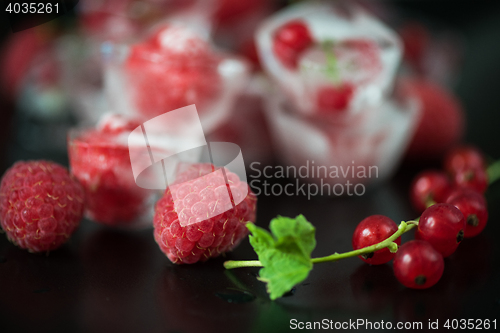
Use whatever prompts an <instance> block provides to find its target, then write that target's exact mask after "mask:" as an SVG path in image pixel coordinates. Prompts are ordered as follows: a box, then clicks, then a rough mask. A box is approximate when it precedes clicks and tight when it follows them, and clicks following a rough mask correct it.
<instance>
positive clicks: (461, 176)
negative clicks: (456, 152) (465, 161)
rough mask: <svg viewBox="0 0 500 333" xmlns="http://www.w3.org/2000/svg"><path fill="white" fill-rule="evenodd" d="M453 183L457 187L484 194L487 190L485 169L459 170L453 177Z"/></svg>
mask: <svg viewBox="0 0 500 333" xmlns="http://www.w3.org/2000/svg"><path fill="white" fill-rule="evenodd" d="M453 183H454V184H455V185H456V186H458V187H462V188H469V189H473V190H475V191H478V192H480V193H484V192H485V191H486V189H487V188H488V174H487V173H486V171H485V169H477V168H476V169H468V170H461V171H458V172H457V173H455V174H454V175H453Z"/></svg>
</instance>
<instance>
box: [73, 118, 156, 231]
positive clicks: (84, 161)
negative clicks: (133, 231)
mask: <svg viewBox="0 0 500 333" xmlns="http://www.w3.org/2000/svg"><path fill="white" fill-rule="evenodd" d="M139 124H140V123H138V122H135V121H134V120H133V119H128V118H126V117H120V116H111V117H108V118H106V119H104V120H103V121H102V122H101V123H100V125H99V126H98V128H97V129H92V128H91V129H87V130H84V131H82V132H75V133H76V134H75V136H74V137H73V138H71V140H70V141H69V145H68V153H69V162H70V166H71V173H72V174H73V175H74V176H75V177H76V178H77V179H78V180H79V181H80V183H81V184H82V186H83V188H84V190H85V196H86V202H87V207H86V212H85V214H86V216H87V217H88V218H90V219H91V220H93V221H96V222H99V223H102V224H107V225H110V226H119V227H134V226H138V225H139V224H140V222H142V220H141V218H142V216H144V215H146V211H147V209H148V208H151V205H148V199H149V198H150V195H151V191H149V190H146V189H143V188H140V187H139V186H137V184H136V183H135V179H134V175H133V172H132V166H131V162H130V156H131V155H130V154H134V151H135V150H133V149H129V147H127V143H126V141H124V138H125V139H126V138H127V136H128V135H129V134H130V131H131V130H133V129H134V128H135V127H137V126H138V125H139Z"/></svg>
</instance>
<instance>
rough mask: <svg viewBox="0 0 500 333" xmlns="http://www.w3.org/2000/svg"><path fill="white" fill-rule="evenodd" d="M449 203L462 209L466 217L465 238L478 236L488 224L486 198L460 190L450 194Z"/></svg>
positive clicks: (469, 191) (470, 191) (473, 192)
mask: <svg viewBox="0 0 500 333" xmlns="http://www.w3.org/2000/svg"><path fill="white" fill-rule="evenodd" d="M446 202H447V203H449V204H451V205H453V206H455V207H457V208H458V209H460V211H461V212H462V214H464V216H465V222H466V225H465V230H464V237H466V238H469V237H474V236H477V235H478V234H479V233H480V232H481V231H483V229H484V227H486V222H488V208H487V205H486V199H485V198H484V196H483V195H482V194H481V193H479V192H476V191H473V190H469V189H459V190H456V191H454V192H452V193H451V194H450V196H449V197H448V199H447V200H446Z"/></svg>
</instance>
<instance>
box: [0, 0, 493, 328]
mask: <svg viewBox="0 0 500 333" xmlns="http://www.w3.org/2000/svg"><path fill="white" fill-rule="evenodd" d="M395 3H396V5H397V6H398V7H399V8H400V9H401V10H402V13H404V15H406V16H408V17H413V18H416V19H419V20H423V21H424V22H430V23H432V24H437V25H441V26H446V27H448V28H451V29H453V30H455V31H457V32H459V33H460V34H462V35H463V37H464V39H465V42H466V50H465V51H466V54H465V61H464V64H463V68H462V74H461V79H460V82H459V83H458V85H457V86H456V89H455V91H456V93H457V94H458V96H459V98H460V99H461V101H462V102H463V105H464V108H465V110H466V112H467V124H468V126H467V132H466V138H465V141H467V142H469V143H472V144H475V145H477V146H479V147H480V148H481V149H482V150H483V151H484V152H485V153H487V154H488V155H489V156H491V157H492V158H494V159H498V158H500V149H499V148H500V136H499V130H500V126H499V125H500V112H499V111H500V2H499V1H395ZM0 25H2V27H1V30H0V31H1V32H0V33H1V34H2V37H1V38H0V40H4V39H5V37H6V36H8V35H9V34H10V33H11V32H10V31H9V28H8V26H7V24H6V19H5V18H4V17H0ZM5 97H6V96H2V98H1V100H0V123H1V124H10V122H11V121H12V118H13V117H12V116H13V114H14V112H15V109H14V108H13V106H12V104H11V103H9V102H8V98H5ZM5 127H6V126H2V128H5ZM15 135H16V128H15V126H14V127H13V126H7V130H4V131H1V132H0V143H1V146H0V162H1V163H0V171H1V172H0V173H3V172H4V170H5V169H6V168H7V167H8V166H10V165H11V164H12V163H13V162H14V161H15V160H16V159H17V158H19V156H22V157H24V158H30V155H29V153H28V152H19V151H17V149H18V147H17V146H15V145H14V144H13V138H14V137H15ZM45 157H46V158H48V159H50V158H51V156H45ZM57 158H58V159H60V157H57ZM63 162H64V161H63ZM66 164H67V161H66ZM416 164H418V163H415V162H413V163H405V164H403V165H402V167H401V168H400V170H399V172H398V173H397V175H396V176H395V177H394V178H393V179H392V180H391V181H389V182H388V183H386V184H383V185H382V186H380V187H378V188H376V189H374V190H372V191H370V192H369V193H367V194H366V195H364V196H362V197H359V198H326V197H323V198H321V197H318V198H313V199H312V200H310V201H307V200H306V199H304V198H301V197H260V198H259V204H258V218H257V224H259V225H260V226H267V224H268V222H269V221H270V219H271V218H273V217H275V216H276V215H278V214H280V215H284V216H295V215H297V214H304V215H305V216H306V217H307V218H308V220H309V221H311V222H312V223H313V224H315V226H316V228H317V242H318V246H317V248H316V249H315V251H314V253H313V256H323V255H328V254H330V253H332V252H334V251H338V252H344V251H348V250H350V249H351V244H350V239H351V236H352V232H353V230H354V228H355V227H356V224H357V223H358V222H359V221H361V220H362V219H363V218H365V217H367V216H368V215H371V214H384V215H387V216H389V217H391V218H392V219H394V220H395V221H400V220H408V219H410V218H413V217H415V212H414V211H413V210H412V209H411V207H410V203H409V200H408V195H407V193H408V188H409V183H410V181H411V178H412V177H413V176H414V175H415V173H416V172H417V171H418V170H420V169H422V168H424V167H428V166H435V165H436V164H433V163H427V162H426V163H422V165H416ZM487 199H488V203H489V212H490V219H489V224H488V226H487V228H486V230H485V232H483V233H482V234H481V235H480V236H478V237H476V238H474V239H467V240H465V241H464V242H463V243H462V244H461V245H460V247H459V249H458V250H457V252H456V253H455V254H454V255H452V256H451V257H450V258H448V259H446V261H445V266H446V267H445V273H444V276H443V278H442V279H441V281H440V282H439V283H438V284H437V285H436V286H434V287H433V288H430V289H428V290H424V291H416V290H410V289H406V288H404V287H402V286H401V285H400V284H399V283H398V282H397V281H396V279H395V278H394V276H393V273H392V268H391V265H382V266H378V267H372V266H368V265H365V264H363V263H362V262H361V261H360V260H359V259H356V258H353V259H348V260H344V261H341V262H338V263H328V264H319V265H316V266H315V267H314V269H313V271H312V272H311V274H310V276H309V278H308V279H307V280H306V281H304V282H303V283H302V284H300V285H298V286H297V287H296V288H295V290H294V293H293V295H290V296H289V297H284V298H282V299H279V300H277V301H275V302H271V301H270V300H269V298H268V296H267V294H266V292H265V286H264V284H263V283H261V282H259V281H258V280H257V279H256V276H257V272H258V269H248V268H245V269H237V270H233V271H230V272H226V271H225V270H224V269H223V267H222V263H223V261H224V260H227V259H254V258H256V256H255V254H254V253H253V251H252V249H251V247H250V246H249V244H248V241H246V240H245V241H244V242H243V244H242V245H241V246H240V247H238V248H237V249H236V250H235V251H234V252H233V253H231V254H228V255H227V257H226V258H217V259H213V260H210V261H209V262H207V263H203V264H196V265H185V266H174V265H173V264H171V263H170V262H169V261H168V259H167V258H166V257H165V256H164V255H163V254H162V253H161V252H160V251H159V249H158V248H157V245H156V244H155V242H154V240H153V235H152V232H151V231H150V230H145V231H140V232H128V231H116V230H112V229H109V228H106V227H102V226H98V225H95V224H92V223H91V222H90V221H87V220H84V221H82V226H81V228H80V229H79V230H78V231H77V232H76V233H75V235H74V237H72V239H71V240H70V242H69V243H68V244H67V245H65V246H63V247H62V248H61V249H59V250H57V251H54V252H52V253H50V255H49V256H45V255H33V254H30V253H28V252H26V251H24V250H20V249H18V248H16V247H15V246H13V245H12V244H10V243H9V242H8V241H7V239H6V238H5V237H3V236H1V237H0V331H1V332H32V331H37V332H110V331H112V332H115V331H120V332H139V331H141V332H142V331H147V332H225V331H228V332H236V331H238V332H246V331H249V332H281V331H288V327H289V320H290V319H292V318H295V319H298V320H299V321H313V320H322V319H323V318H328V319H331V320H335V321H346V320H347V321H348V320H349V319H351V320H356V319H366V320H371V321H380V320H384V321H391V322H392V323H396V322H397V321H421V322H423V324H424V328H425V327H427V322H428V320H432V321H434V320H436V319H438V320H439V322H440V325H442V324H443V323H444V321H445V320H446V319H461V318H464V319H469V318H470V319H487V318H488V319H490V320H493V319H497V321H499V320H500V316H499V315H498V314H499V313H500V283H499V282H500V268H499V267H500V259H499V258H500V246H499V242H498V235H500V225H499V220H500V205H499V202H500V186H499V185H498V184H496V185H494V186H492V187H490V188H489V190H488V192H487ZM405 237H406V238H410V237H411V235H405ZM254 297H255V298H254ZM228 300H232V301H233V303H231V302H228ZM234 302H236V304H235V303H234ZM497 325H500V322H497ZM441 327H442V326H441Z"/></svg>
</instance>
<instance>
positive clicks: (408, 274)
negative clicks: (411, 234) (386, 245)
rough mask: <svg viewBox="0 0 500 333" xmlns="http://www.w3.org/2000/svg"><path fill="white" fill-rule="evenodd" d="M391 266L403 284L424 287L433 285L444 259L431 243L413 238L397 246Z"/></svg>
mask: <svg viewBox="0 0 500 333" xmlns="http://www.w3.org/2000/svg"><path fill="white" fill-rule="evenodd" d="M392 267H393V269H394V275H396V278H397V279H398V281H399V282H401V283H402V284H403V285H404V286H406V287H408V288H414V289H426V288H429V287H432V286H433V285H435V284H436V283H437V282H438V281H439V279H440V278H441V276H442V275H443V271H444V260H443V256H442V255H441V254H440V253H439V252H438V251H436V250H435V249H434V248H433V247H432V245H431V244H429V243H427V242H424V241H421V240H413V241H410V242H407V243H404V244H403V245H402V246H401V247H400V248H399V250H398V252H397V253H396V256H395V257H394V263H393V266H392Z"/></svg>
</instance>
